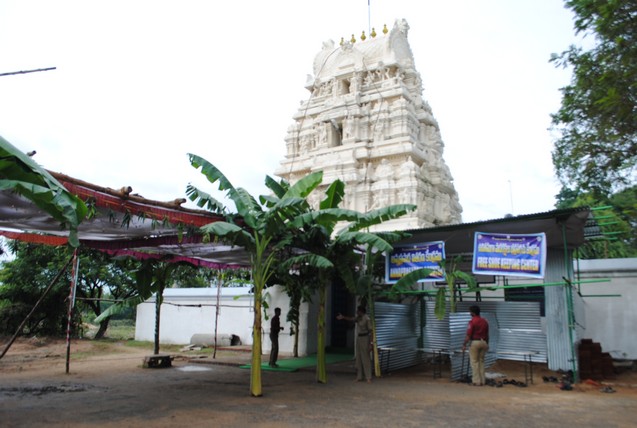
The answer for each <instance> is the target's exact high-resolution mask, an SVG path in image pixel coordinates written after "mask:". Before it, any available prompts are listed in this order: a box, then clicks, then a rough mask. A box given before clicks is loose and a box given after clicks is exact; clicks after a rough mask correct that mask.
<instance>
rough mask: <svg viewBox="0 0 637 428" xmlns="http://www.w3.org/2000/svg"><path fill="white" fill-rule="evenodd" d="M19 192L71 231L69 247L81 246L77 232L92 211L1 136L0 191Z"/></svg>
mask: <svg viewBox="0 0 637 428" xmlns="http://www.w3.org/2000/svg"><path fill="white" fill-rule="evenodd" d="M2 190H8V191H13V192H16V193H18V194H20V195H22V196H24V197H25V198H27V199H29V200H30V201H31V202H33V203H34V204H35V205H36V206H37V207H39V208H40V209H41V210H43V211H44V212H46V213H47V214H49V215H50V216H51V217H53V218H54V219H55V220H57V221H59V222H60V223H62V225H64V226H66V227H68V228H69V244H70V245H71V246H72V247H78V246H79V245H80V242H79V238H78V236H77V229H78V227H79V225H80V223H81V222H82V221H83V220H84V219H85V218H86V215H87V213H88V208H87V207H86V205H85V204H84V202H82V200H80V199H79V198H78V197H76V196H75V195H73V194H71V193H70V192H69V191H68V190H66V189H65V188H64V186H62V184H61V183H60V182H59V181H57V180H56V179H55V178H53V176H52V175H51V174H49V173H48V172H47V171H46V170H45V169H44V168H42V167H41V166H40V165H38V164H37V163H36V162H35V161H34V160H33V159H31V158H30V157H29V156H27V155H26V154H24V153H22V152H21V151H20V150H18V149H17V148H16V147H15V146H13V145H12V144H11V143H9V142H8V141H7V140H5V139H4V138H2V137H0V191H2Z"/></svg>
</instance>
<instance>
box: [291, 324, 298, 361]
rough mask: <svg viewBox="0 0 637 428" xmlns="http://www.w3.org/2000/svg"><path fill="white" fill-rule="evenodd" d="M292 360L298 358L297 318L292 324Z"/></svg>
mask: <svg viewBox="0 0 637 428" xmlns="http://www.w3.org/2000/svg"><path fill="white" fill-rule="evenodd" d="M292 325H293V326H294V358H298V357H299V319H298V318H297V319H296V320H295V321H294V323H293V324H292Z"/></svg>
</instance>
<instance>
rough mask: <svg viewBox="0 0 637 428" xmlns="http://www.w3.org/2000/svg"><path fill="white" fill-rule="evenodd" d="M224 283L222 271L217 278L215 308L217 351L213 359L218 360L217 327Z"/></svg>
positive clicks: (214, 352) (213, 353)
mask: <svg viewBox="0 0 637 428" xmlns="http://www.w3.org/2000/svg"><path fill="white" fill-rule="evenodd" d="M222 282H223V273H222V271H221V270H220V271H219V275H218V277H217V306H216V307H215V350H214V351H213V352H212V358H217V327H218V326H219V300H220V298H221V285H222Z"/></svg>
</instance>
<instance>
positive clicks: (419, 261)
mask: <svg viewBox="0 0 637 428" xmlns="http://www.w3.org/2000/svg"><path fill="white" fill-rule="evenodd" d="M444 258H445V243H444V242H442V241H436V242H425V243H423V244H416V245H414V246H412V247H398V248H394V251H392V252H391V254H390V255H389V256H388V257H387V261H386V264H385V281H386V282H387V283H393V282H396V281H398V280H399V279H400V278H402V277H403V276H405V275H407V274H408V273H410V272H413V271H415V270H417V269H423V268H424V269H432V270H433V272H432V273H430V274H429V276H428V277H427V278H426V279H422V280H420V282H424V281H440V280H442V279H443V278H444V273H443V271H442V268H441V267H440V262H441V261H442V260H444Z"/></svg>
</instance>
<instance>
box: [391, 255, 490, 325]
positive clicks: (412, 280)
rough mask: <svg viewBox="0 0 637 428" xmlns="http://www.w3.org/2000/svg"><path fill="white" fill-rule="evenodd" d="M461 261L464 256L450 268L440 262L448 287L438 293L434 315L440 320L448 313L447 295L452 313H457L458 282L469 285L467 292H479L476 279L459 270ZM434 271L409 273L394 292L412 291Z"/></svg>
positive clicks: (454, 260) (442, 288)
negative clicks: (415, 285)
mask: <svg viewBox="0 0 637 428" xmlns="http://www.w3.org/2000/svg"><path fill="white" fill-rule="evenodd" d="M461 261H462V256H456V257H455V258H453V259H452V260H451V264H450V266H449V267H447V262H446V261H445V260H442V261H441V262H440V268H441V270H442V272H443V273H444V278H445V282H446V283H447V287H446V288H445V287H441V288H438V291H437V292H436V303H435V307H434V313H435V315H436V318H438V319H439V320H441V319H443V318H444V317H445V315H446V313H447V295H449V310H450V312H451V313H455V312H456V284H458V282H461V281H462V282H465V283H466V284H467V291H470V292H475V291H478V290H479V288H478V287H477V284H476V279H475V277H474V276H473V275H471V274H469V273H466V272H464V271H462V270H460V269H458V266H459V265H460V262H461ZM432 271H433V270H432V269H427V268H422V269H417V270H414V271H412V272H410V273H408V274H407V275H405V276H403V277H402V278H400V279H399V280H398V281H397V282H396V284H394V286H393V287H392V290H393V292H394V293H398V294H399V293H400V292H401V291H405V290H410V289H411V288H412V287H413V285H414V284H416V283H417V282H418V281H420V280H424V279H427V278H428V277H429V275H430V274H431V272H432Z"/></svg>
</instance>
